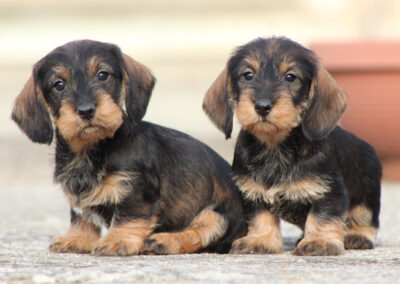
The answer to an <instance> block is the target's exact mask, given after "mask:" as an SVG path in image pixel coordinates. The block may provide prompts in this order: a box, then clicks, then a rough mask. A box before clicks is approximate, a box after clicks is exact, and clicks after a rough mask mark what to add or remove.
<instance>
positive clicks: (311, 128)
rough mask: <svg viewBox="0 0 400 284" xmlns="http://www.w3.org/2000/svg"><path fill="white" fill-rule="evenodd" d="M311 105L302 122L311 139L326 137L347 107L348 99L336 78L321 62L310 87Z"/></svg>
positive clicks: (304, 130) (305, 132)
mask: <svg viewBox="0 0 400 284" xmlns="http://www.w3.org/2000/svg"><path fill="white" fill-rule="evenodd" d="M310 100H311V101H310V105H309V107H308V109H307V110H306V112H305V115H304V117H303V122H302V128H303V133H304V134H305V136H306V137H307V138H308V139H309V140H321V139H323V138H325V137H326V136H327V135H328V134H329V133H330V132H331V131H332V130H333V129H334V128H335V127H336V124H337V123H338V122H339V120H340V118H341V117H342V115H343V113H344V111H345V110H346V107H347V99H346V95H345V93H344V92H343V90H342V89H341V88H340V87H339V85H338V84H337V83H336V81H335V79H333V78H332V76H331V75H330V74H329V73H328V71H326V69H325V68H324V67H323V66H322V65H321V64H320V63H319V65H318V68H317V75H316V77H314V78H313V80H312V83H311V88H310Z"/></svg>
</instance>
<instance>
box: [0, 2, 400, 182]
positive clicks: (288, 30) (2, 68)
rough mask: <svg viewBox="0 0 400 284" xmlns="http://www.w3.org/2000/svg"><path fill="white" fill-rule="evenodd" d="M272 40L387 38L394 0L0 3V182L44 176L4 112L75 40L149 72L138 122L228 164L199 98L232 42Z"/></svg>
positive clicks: (399, 26) (398, 11) (47, 163)
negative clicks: (39, 64)
mask: <svg viewBox="0 0 400 284" xmlns="http://www.w3.org/2000/svg"><path fill="white" fill-rule="evenodd" d="M272 35H283V36H287V37H289V38H292V39H293V40H296V41H298V42H300V43H302V44H304V45H307V46H309V45H310V44H313V43H324V42H351V41H364V40H370V41H371V40H390V41H397V40H400V1H398V0H324V1H322V0H261V1H258V0H247V1H242V0H219V1H215V0H212V1H211V0H193V1H188V0H169V1H168V0H159V1H156V0H134V1H129V0H113V1H106V0H100V1H94V0H88V1H83V0H69V1H53V0H12V1H9V0H1V1H0V90H1V96H0V147H1V149H0V159H1V160H0V178H4V179H17V178H19V179H21V178H23V177H21V172H24V174H25V176H28V177H30V178H37V177H38V176H43V177H44V178H46V179H50V178H51V171H50V170H49V169H50V167H51V163H52V156H51V150H50V149H48V148H47V147H46V146H39V145H33V144H32V143H30V142H29V141H28V139H27V138H26V137H25V136H24V135H22V133H21V132H20V131H19V130H18V128H17V126H16V125H15V124H13V123H12V122H11V121H10V119H9V116H10V112H11V108H12V104H13V100H14V98H15V96H16V95H17V94H18V92H19V91H20V89H21V88H22V86H23V84H24V83H25V81H26V80H27V78H28V77H29V75H30V72H31V68H32V65H33V64H34V63H35V62H36V61H37V60H39V59H40V58H41V57H43V56H45V55H46V53H48V52H49V51H50V50H52V49H53V48H55V47H57V46H59V45H61V44H64V43H66V42H68V41H71V40H75V39H84V38H88V39H94V40H99V41H106V42H112V43H115V44H117V45H119V46H120V47H121V49H122V50H123V51H124V52H125V53H127V54H129V55H131V56H132V57H134V58H135V59H136V60H138V61H140V62H142V63H144V64H145V65H147V66H148V67H149V68H150V69H151V70H152V71H153V73H154V74H155V76H156V77H157V79H158V81H157V84H156V87H155V89H154V92H153V96H152V99H151V102H150V105H149V109H148V112H147V115H146V117H145V119H146V120H149V121H152V122H155V123H159V124H162V125H165V126H170V127H173V128H176V129H179V130H181V131H184V132H187V133H189V134H191V135H193V136H195V137H197V138H199V139H200V140H202V141H205V142H206V143H209V144H210V145H211V146H212V147H214V148H215V149H216V150H217V151H218V152H220V153H221V154H222V155H223V156H224V157H225V158H226V159H227V160H228V161H231V160H232V152H233V145H234V140H235V137H233V138H234V139H231V140H230V141H229V142H225V141H224V138H223V135H222V134H221V133H219V132H218V131H217V130H216V128H215V127H214V126H213V125H212V124H211V122H210V121H209V120H208V119H207V118H206V116H205V115H204V114H203V112H202V109H201V103H202V98H203V95H204V93H205V91H206V90H207V88H208V87H209V85H210V84H211V83H212V82H213V80H214V79H215V77H216V76H217V75H218V74H219V72H220V71H221V70H222V69H223V68H224V64H225V62H226V60H227V59H228V57H229V55H230V53H231V52H232V51H233V50H234V48H235V47H236V46H238V45H242V44H244V43H246V42H248V41H250V40H252V39H254V38H256V37H268V36H272ZM399 53H400V50H399ZM398 84H400V82H398ZM399 95H400V94H399ZM235 128H236V131H237V130H238V128H239V127H238V126H237V125H236V127H235ZM394 131H400V129H394ZM399 144H400V141H399ZM27 180H28V178H27Z"/></svg>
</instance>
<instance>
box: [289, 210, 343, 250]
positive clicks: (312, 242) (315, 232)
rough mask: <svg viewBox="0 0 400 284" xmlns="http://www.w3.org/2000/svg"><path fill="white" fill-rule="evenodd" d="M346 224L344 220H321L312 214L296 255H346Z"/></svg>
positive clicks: (308, 218) (309, 216)
mask: <svg viewBox="0 0 400 284" xmlns="http://www.w3.org/2000/svg"><path fill="white" fill-rule="evenodd" d="M343 236H344V224H343V221H342V219H335V220H330V221H325V222H324V221H322V220H319V219H318V218H317V217H316V216H314V215H313V214H312V213H310V214H309V215H308V217H307V221H306V224H305V228H304V237H303V239H302V240H301V241H300V242H299V244H298V245H297V248H296V250H295V251H294V254H296V255H313V256H314V255H315V256H316V255H340V254H343V253H344V245H343Z"/></svg>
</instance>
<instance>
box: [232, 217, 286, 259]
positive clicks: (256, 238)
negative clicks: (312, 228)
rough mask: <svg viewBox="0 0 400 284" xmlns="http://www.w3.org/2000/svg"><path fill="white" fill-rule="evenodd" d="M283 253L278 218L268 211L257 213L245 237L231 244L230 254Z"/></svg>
mask: <svg viewBox="0 0 400 284" xmlns="http://www.w3.org/2000/svg"><path fill="white" fill-rule="evenodd" d="M280 252H283V243H282V236H281V232H280V229H279V218H278V217H277V216H275V215H273V214H272V213H270V212H269V211H262V212H260V213H258V214H257V215H256V216H255V217H254V218H253V219H252V220H251V221H250V223H249V232H248V234H247V236H245V237H243V238H241V239H238V240H236V241H234V242H233V244H232V248H231V251H230V253H234V254H245V253H251V254H257V253H260V254H265V253H280Z"/></svg>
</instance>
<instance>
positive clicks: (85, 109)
mask: <svg viewBox="0 0 400 284" xmlns="http://www.w3.org/2000/svg"><path fill="white" fill-rule="evenodd" d="M77 111H78V114H79V116H80V117H81V118H82V119H85V120H91V119H92V118H93V116H94V113H95V111H96V107H95V105H94V104H92V103H87V104H82V105H80V106H79V107H78V109H77Z"/></svg>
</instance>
